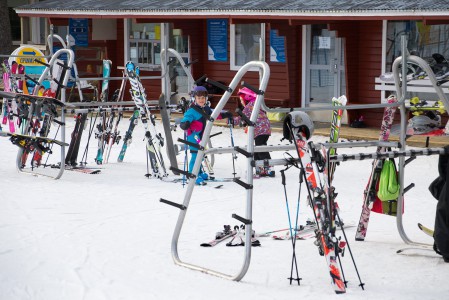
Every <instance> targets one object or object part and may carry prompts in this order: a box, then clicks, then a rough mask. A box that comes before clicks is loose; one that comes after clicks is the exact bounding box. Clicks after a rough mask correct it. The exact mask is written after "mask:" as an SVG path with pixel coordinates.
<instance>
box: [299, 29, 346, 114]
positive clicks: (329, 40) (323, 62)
mask: <svg viewBox="0 0 449 300" xmlns="http://www.w3.org/2000/svg"><path fill="white" fill-rule="evenodd" d="M306 49H307V51H306V55H305V64H304V65H305V76H304V77H303V78H305V80H304V81H303V84H304V88H303V91H304V92H305V95H304V98H303V99H305V101H304V103H303V105H304V106H305V107H319V106H328V105H331V100H332V98H333V97H339V96H341V95H345V94H346V76H345V53H344V52H345V51H344V50H345V49H344V41H343V39H342V38H338V37H336V32H335V31H329V30H328V29H327V25H326V24H320V25H308V26H307V29H306ZM310 115H311V117H312V119H313V120H314V121H319V122H330V121H331V111H314V112H312V113H311V114H310ZM342 122H343V123H347V117H346V114H345V115H344V116H343V119H342Z"/></svg>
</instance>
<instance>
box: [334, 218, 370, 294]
mask: <svg viewBox="0 0 449 300" xmlns="http://www.w3.org/2000/svg"><path fill="white" fill-rule="evenodd" d="M335 215H336V216H337V218H338V223H339V224H340V228H341V232H342V233H343V237H344V238H345V241H346V246H347V247H348V250H349V254H350V255H351V260H352V264H353V265H354V268H355V272H356V273H357V277H358V278H359V282H360V284H359V286H360V287H361V288H362V290H365V288H364V285H365V283H363V282H362V279H361V278H360V273H359V270H358V268H357V265H356V263H355V260H354V255H353V254H352V250H351V247H350V246H349V243H348V239H347V237H346V231H345V229H344V228H343V223H342V222H341V219H340V214H339V213H338V211H336V212H335Z"/></svg>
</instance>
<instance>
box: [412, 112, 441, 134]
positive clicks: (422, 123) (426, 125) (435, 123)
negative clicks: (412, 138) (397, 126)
mask: <svg viewBox="0 0 449 300" xmlns="http://www.w3.org/2000/svg"><path fill="white" fill-rule="evenodd" d="M429 115H431V116H432V118H431V117H429ZM440 126H441V116H439V115H436V114H428V115H421V116H414V117H413V118H411V119H410V120H408V128H409V129H410V128H412V129H413V132H414V133H415V134H423V133H427V132H430V131H433V130H435V129H438V128H439V127H440Z"/></svg>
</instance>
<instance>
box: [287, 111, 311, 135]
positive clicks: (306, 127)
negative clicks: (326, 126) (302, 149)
mask: <svg viewBox="0 0 449 300" xmlns="http://www.w3.org/2000/svg"><path fill="white" fill-rule="evenodd" d="M290 128H291V130H292V131H293V134H295V135H297V134H298V132H303V133H304V134H305V137H306V139H309V138H310V137H311V136H312V135H313V130H314V128H315V127H314V125H313V121H312V119H311V118H310V117H309V115H308V114H306V113H305V112H303V111H292V112H290V113H288V114H287V116H286V117H285V119H284V124H283V134H284V139H287V140H289V141H290V142H291V141H292V140H293V137H292V136H291V132H290Z"/></svg>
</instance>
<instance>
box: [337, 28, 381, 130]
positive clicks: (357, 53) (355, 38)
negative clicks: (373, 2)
mask: <svg viewBox="0 0 449 300" xmlns="http://www.w3.org/2000/svg"><path fill="white" fill-rule="evenodd" d="M329 27H330V29H331V30H337V34H338V37H343V38H345V50H346V57H345V60H346V76H347V77H346V83H347V87H346V90H347V97H348V104H378V103H380V99H381V98H380V97H381V93H380V91H377V90H375V87H374V85H375V78H376V77H379V76H380V74H381V66H382V21H348V22H343V23H333V24H330V26H329ZM348 113H349V118H350V120H349V121H350V122H351V121H352V120H356V119H358V118H359V117H360V116H363V118H364V122H365V124H367V125H368V126H374V127H380V122H381V120H382V116H383V109H369V110H367V109H364V110H349V111H348Z"/></svg>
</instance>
